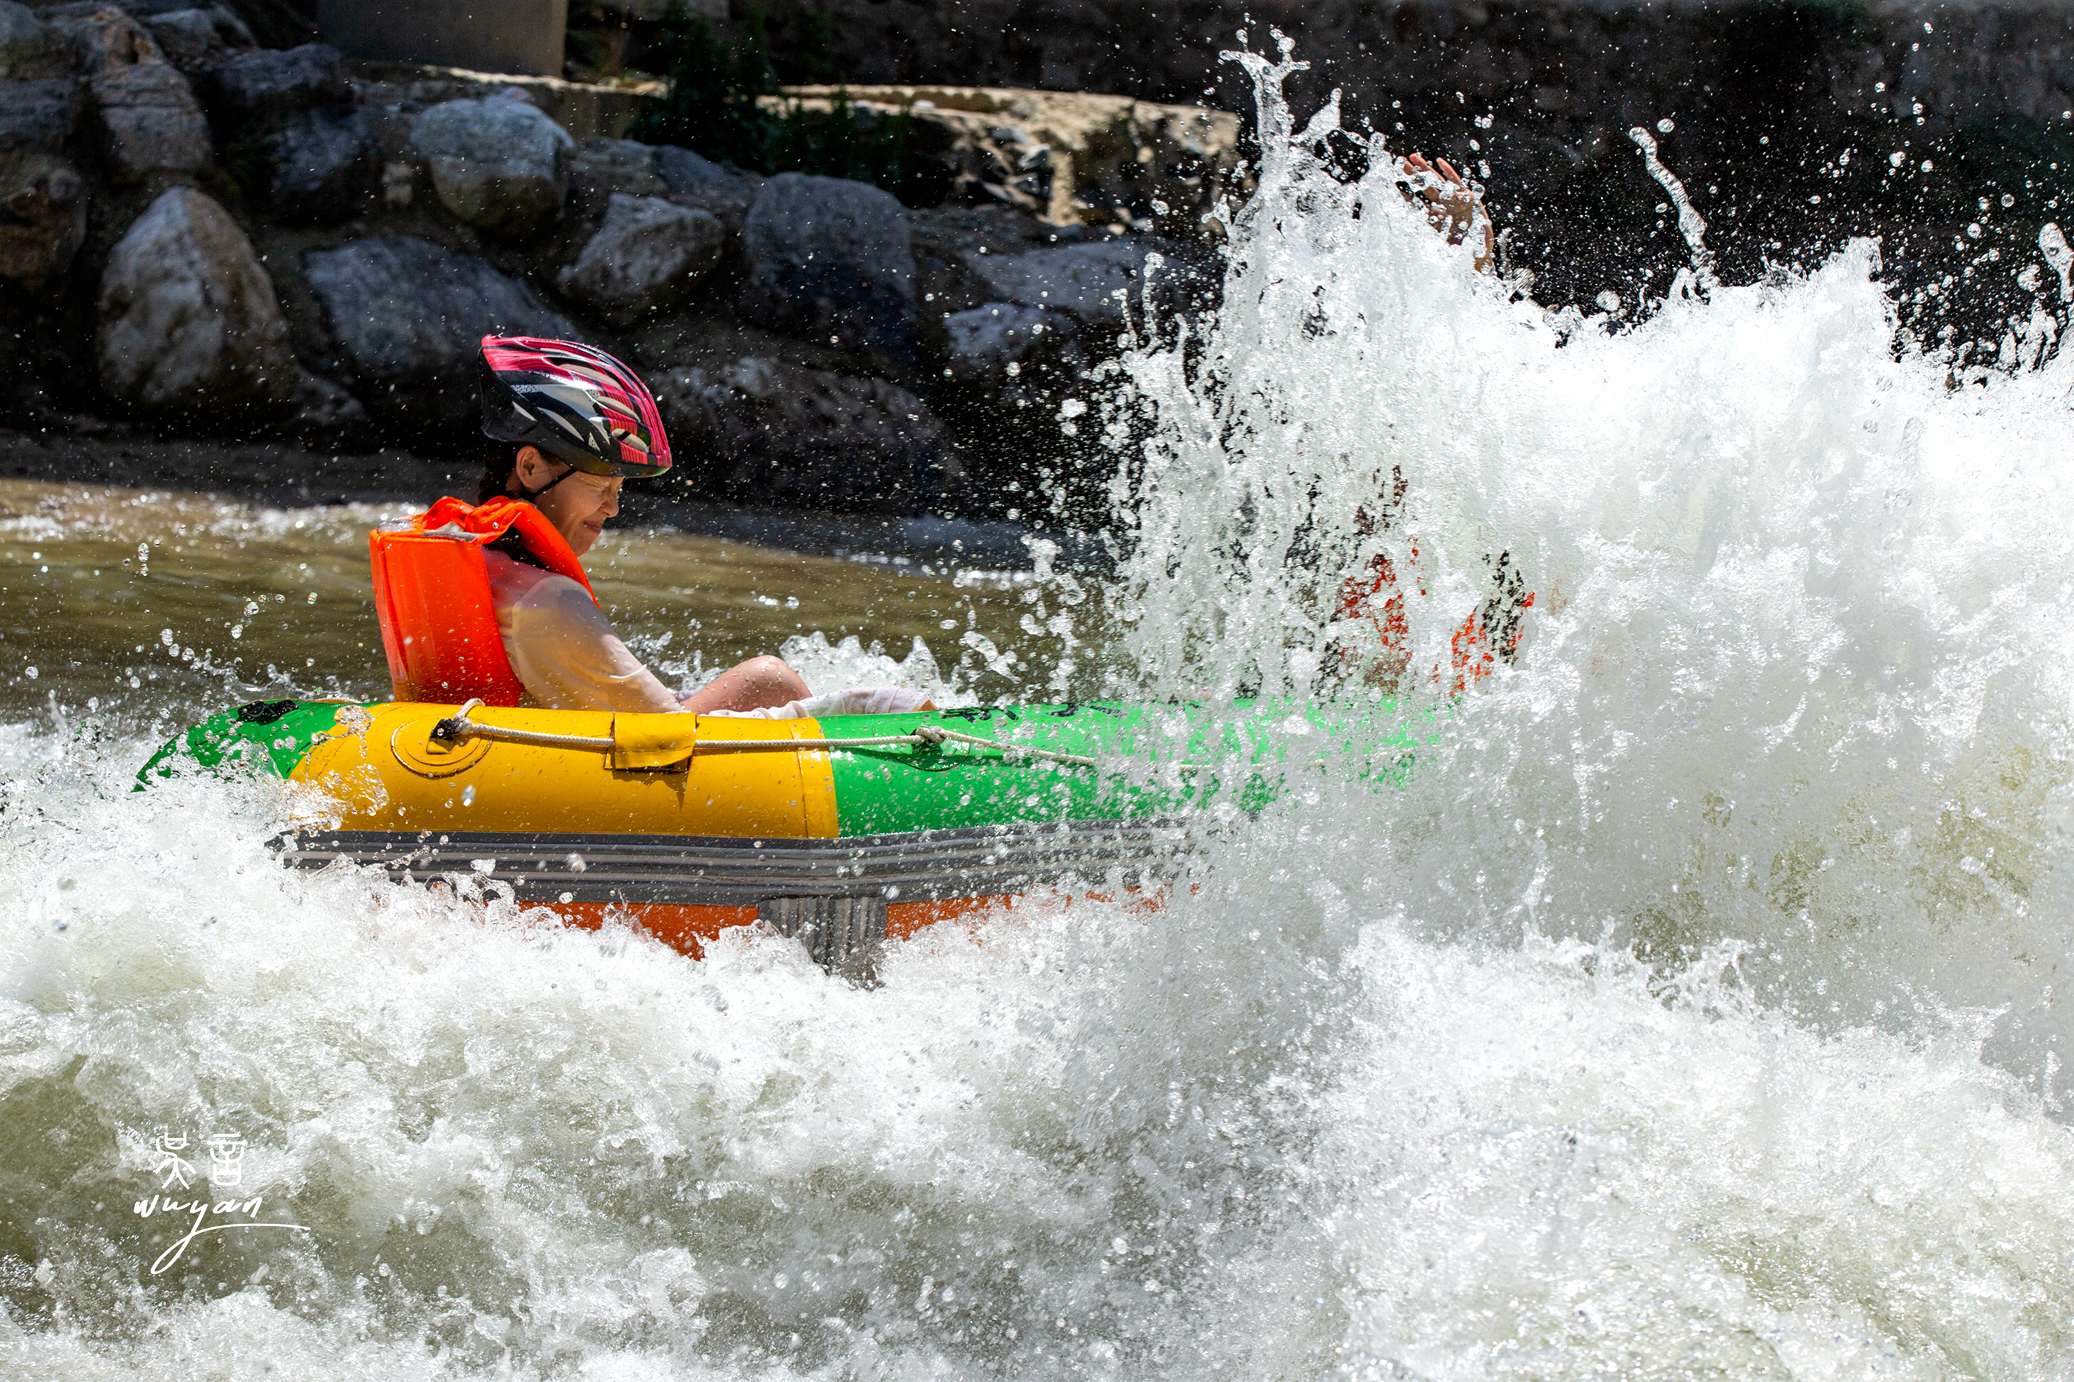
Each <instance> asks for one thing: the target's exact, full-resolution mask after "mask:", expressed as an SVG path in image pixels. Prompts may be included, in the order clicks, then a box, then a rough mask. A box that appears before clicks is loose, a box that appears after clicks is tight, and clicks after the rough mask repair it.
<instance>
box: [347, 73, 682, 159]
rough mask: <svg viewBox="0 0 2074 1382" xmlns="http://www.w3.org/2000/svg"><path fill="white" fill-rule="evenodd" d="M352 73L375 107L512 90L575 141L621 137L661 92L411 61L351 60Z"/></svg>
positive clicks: (648, 86) (658, 87)
mask: <svg viewBox="0 0 2074 1382" xmlns="http://www.w3.org/2000/svg"><path fill="white" fill-rule="evenodd" d="M352 70H353V76H354V78H355V80H356V81H358V82H359V83H360V86H361V89H362V92H363V94H364V95H365V97H366V99H367V100H369V101H370V102H373V103H375V104H399V103H403V102H414V103H416V104H418V105H421V106H429V105H436V104H438V103H439V102H441V101H453V100H459V99H461V98H464V97H480V96H487V95H488V94H489V93H491V92H493V91H502V90H504V89H505V88H506V87H514V86H515V87H517V88H519V89H520V90H521V91H523V92H525V93H526V95H527V97H528V98H529V99H531V101H532V102H533V104H534V105H537V106H539V107H540V108H541V109H542V110H544V111H546V112H547V113H548V115H550V116H551V117H553V119H554V121H555V123H556V124H558V125H560V126H561V127H562V128H563V129H565V130H567V131H569V133H570V134H571V135H572V136H573V137H574V138H576V139H578V140H584V139H618V138H620V137H621V136H623V135H625V133H626V131H627V126H629V125H631V124H633V123H634V120H635V117H637V116H639V115H640V114H641V112H642V111H644V110H646V109H647V108H648V105H649V103H650V102H652V101H654V100H656V99H658V98H660V97H661V95H662V94H663V84H662V83H661V82H646V83H643V84H641V85H638V86H592V85H590V84H589V83H587V82H565V81H563V80H562V79H561V78H559V77H529V76H525V75H523V74H516V73H509V72H478V71H474V70H472V69H469V68H465V67H434V66H428V65H426V64H423V63H412V62H356V63H354V64H353V69H352Z"/></svg>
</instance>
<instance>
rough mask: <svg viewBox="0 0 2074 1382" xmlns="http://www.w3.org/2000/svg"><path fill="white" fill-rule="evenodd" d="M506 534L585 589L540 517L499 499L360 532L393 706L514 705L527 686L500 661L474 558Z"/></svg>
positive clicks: (482, 570)
mask: <svg viewBox="0 0 2074 1382" xmlns="http://www.w3.org/2000/svg"><path fill="white" fill-rule="evenodd" d="M512 531H516V532H517V533H518V536H519V541H521V542H523V543H524V544H525V545H526V550H527V551H528V552H530V553H532V554H533V556H535V557H536V558H538V559H539V561H540V563H541V565H543V566H545V567H546V568H547V569H548V570H550V571H552V572H554V573H555V574H556V575H558V576H567V577H568V578H569V579H570V580H572V581H575V582H576V583H577V584H579V585H581V586H582V587H583V588H584V589H585V590H590V588H591V582H590V577H589V576H586V575H585V574H584V572H583V563H581V562H579V561H578V560H577V559H576V553H575V552H573V551H571V550H570V547H569V543H568V541H567V539H565V538H564V537H563V536H562V535H561V533H560V532H559V531H557V530H556V528H555V526H554V525H553V524H552V523H550V522H548V521H547V515H545V514H543V513H541V512H540V510H538V509H536V508H534V507H533V506H532V505H531V504H528V503H524V502H522V501H520V500H517V499H511V498H508V497H506V496H504V495H498V496H497V497H495V498H493V499H489V500H486V501H485V502H483V503H481V504H476V505H469V504H464V503H462V502H461V501H460V500H459V499H442V500H440V501H439V502H438V503H437V504H434V505H433V506H432V507H431V508H430V509H429V510H427V511H426V512H424V513H421V514H418V515H416V516H415V517H413V518H412V519H411V521H410V527H408V528H405V529H399V530H397V531H394V532H381V531H379V530H377V531H375V532H371V533H369V534H368V535H367V551H368V559H369V562H370V564H371V565H372V566H373V568H374V610H375V617H376V618H378V619H379V620H380V621H381V625H382V650H383V651H384V652H386V653H387V654H388V655H389V680H390V681H391V682H393V683H394V684H395V698H396V699H397V700H399V701H428V702H432V703H434V704H439V705H458V704H460V703H461V702H462V701H465V700H468V699H469V698H471V697H474V698H477V699H480V700H482V701H483V702H484V703H485V704H488V705H517V704H518V703H519V698H520V697H521V696H523V695H524V694H525V690H526V688H525V687H524V686H523V685H521V684H520V682H519V679H518V677H517V676H516V675H515V674H514V673H513V672H512V670H511V660H510V659H509V658H507V657H505V655H504V640H503V639H502V637H500V636H499V635H498V633H497V607H496V605H495V604H494V603H492V602H491V599H490V573H489V568H488V566H487V565H486V564H485V563H484V561H483V548H484V547H487V546H488V545H489V544H490V543H493V542H495V541H497V539H499V538H501V537H503V536H504V535H505V534H506V533H507V532H512ZM597 598H598V597H597V592H595V591H592V592H591V599H593V600H596V599H597Z"/></svg>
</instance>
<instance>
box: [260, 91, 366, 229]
mask: <svg viewBox="0 0 2074 1382" xmlns="http://www.w3.org/2000/svg"><path fill="white" fill-rule="evenodd" d="M267 158H268V166H269V172H268V179H267V205H268V207H269V208H270V210H271V211H272V213H273V216H274V218H275V219H276V220H279V221H284V222H288V223H290V224H298V225H328V224H331V223H333V222H337V221H345V220H350V219H352V218H353V217H355V216H358V215H359V214H360V213H361V212H363V211H365V210H366V209H367V204H368V203H369V201H371V200H372V199H373V197H374V189H375V178H376V174H377V171H378V169H377V166H376V159H375V145H374V135H373V133H372V132H371V131H370V130H369V128H368V124H367V117H366V116H365V115H363V114H361V113H360V112H359V111H358V110H306V111H303V112H302V113H301V114H299V115H292V116H290V117H288V119H287V120H286V121H284V122H283V123H282V126H281V128H280V130H279V131H278V132H277V133H276V134H275V135H274V136H273V138H272V140H271V141H269V143H268V146H267Z"/></svg>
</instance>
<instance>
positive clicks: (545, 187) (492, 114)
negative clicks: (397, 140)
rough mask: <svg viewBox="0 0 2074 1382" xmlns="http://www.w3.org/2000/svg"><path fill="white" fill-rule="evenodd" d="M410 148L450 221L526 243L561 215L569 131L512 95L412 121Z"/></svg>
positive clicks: (453, 105) (456, 105) (451, 104)
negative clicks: (425, 167)
mask: <svg viewBox="0 0 2074 1382" xmlns="http://www.w3.org/2000/svg"><path fill="white" fill-rule="evenodd" d="M410 140H411V148H412V149H414V150H415V151H416V152H417V153H418V154H419V155H420V156H421V157H423V158H424V159H426V160H427V161H428V162H429V163H430V164H431V166H432V187H433V190H434V191H436V192H437V193H438V194H439V200H440V202H441V203H442V204H443V205H444V206H445V207H446V209H447V210H448V211H449V212H451V213H453V215H454V216H455V218H456V219H458V220H461V221H465V222H467V223H468V224H469V225H472V226H475V227H476V228H477V229H479V230H482V231H484V232H486V233H488V234H491V235H495V236H497V237H499V238H501V239H506V240H525V239H529V238H531V237H532V236H533V235H534V234H535V233H536V232H538V231H539V230H540V229H541V228H542V227H543V226H546V225H548V224H550V223H551V222H553V221H554V220H555V219H556V218H557V217H559V216H560V215H561V214H562V201H563V198H564V196H565V195H566V193H567V191H568V183H567V179H566V174H565V170H564V168H563V164H562V160H563V156H564V154H565V152H566V151H567V150H569V149H571V148H572V147H574V145H575V141H574V140H573V139H571V138H570V137H569V134H568V131H566V130H564V129H563V128H562V127H561V126H560V125H557V124H556V123H555V122H554V121H553V120H551V119H549V118H548V117H547V115H546V114H545V113H544V112H542V111H541V110H540V109H539V107H537V106H534V105H532V104H531V103H529V102H527V101H525V100H522V99H519V98H518V97H516V96H511V95H504V94H499V95H496V96H491V97H488V98H486V99H484V100H479V101H478V100H460V101H447V102H444V103H443V104H440V105H436V106H434V107H432V108H431V109H430V110H428V111H426V112H424V113H423V114H421V115H419V116H418V117H417V118H416V119H415V120H413V121H412V122H411V130H410Z"/></svg>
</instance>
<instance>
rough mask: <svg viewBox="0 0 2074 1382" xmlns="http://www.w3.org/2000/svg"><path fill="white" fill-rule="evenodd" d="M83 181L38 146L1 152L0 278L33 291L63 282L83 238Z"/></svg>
mask: <svg viewBox="0 0 2074 1382" xmlns="http://www.w3.org/2000/svg"><path fill="white" fill-rule="evenodd" d="M86 209H87V198H86V183H85V181H84V180H83V179H82V178H81V177H80V176H79V171H78V170H77V169H75V168H74V167H73V166H72V165H71V164H69V163H67V162H65V161H64V160H63V159H61V158H58V157H56V156H55V155H53V154H49V153H45V152H43V151H42V150H40V149H14V150H8V151H6V152H0V213H4V214H0V279H6V280H8V281H9V282H11V283H14V284H16V285H18V286H19V287H21V288H22V289H23V290H24V291H26V292H28V293H31V294H41V293H42V292H44V291H45V290H46V289H47V288H51V287H53V286H55V285H57V284H60V283H62V282H63V281H64V277H65V271H66V270H67V269H69V268H71V267H72V257H73V256H74V255H75V254H77V253H79V246H80V243H81V242H82V241H84V240H85V239H86Z"/></svg>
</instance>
